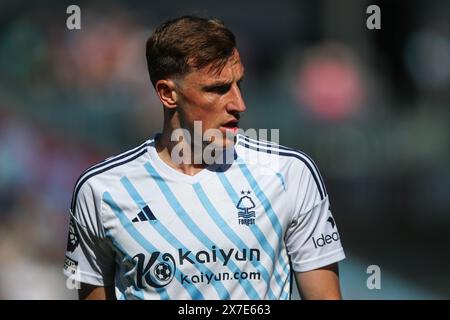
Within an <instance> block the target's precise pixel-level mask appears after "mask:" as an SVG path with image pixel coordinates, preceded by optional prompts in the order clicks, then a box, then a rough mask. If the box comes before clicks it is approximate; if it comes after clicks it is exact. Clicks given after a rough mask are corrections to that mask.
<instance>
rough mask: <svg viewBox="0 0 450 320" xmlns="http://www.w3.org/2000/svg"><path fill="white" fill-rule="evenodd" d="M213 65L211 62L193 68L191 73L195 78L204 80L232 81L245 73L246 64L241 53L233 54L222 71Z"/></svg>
mask: <svg viewBox="0 0 450 320" xmlns="http://www.w3.org/2000/svg"><path fill="white" fill-rule="evenodd" d="M212 66H213V65H212V64H211V65H208V66H206V67H204V68H201V69H199V70H193V71H192V72H190V74H191V76H193V77H195V78H197V77H198V78H202V79H203V80H204V82H231V81H233V80H239V78H241V77H242V76H243V74H244V66H243V65H242V62H241V59H240V57H239V54H233V55H232V56H231V57H230V58H229V59H228V61H227V62H226V64H225V65H224V66H223V68H221V70H220V72H218V71H217V69H215V68H214V67H212Z"/></svg>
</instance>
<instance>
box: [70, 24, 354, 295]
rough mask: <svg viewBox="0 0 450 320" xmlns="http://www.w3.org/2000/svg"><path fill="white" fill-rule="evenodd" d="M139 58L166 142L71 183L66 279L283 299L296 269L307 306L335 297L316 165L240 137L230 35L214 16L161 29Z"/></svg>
mask: <svg viewBox="0 0 450 320" xmlns="http://www.w3.org/2000/svg"><path fill="white" fill-rule="evenodd" d="M147 62H148V70H149V73H150V79H151V82H152V84H153V86H154V88H155V89H156V93H157V94H158V97H159V99H160V100H161V103H162V104H163V108H164V126H163V131H162V134H158V135H156V136H155V137H154V138H153V139H150V140H148V141H147V142H145V143H144V144H142V145H141V146H138V147H136V148H134V149H132V150H130V151H128V152H125V153H123V154H121V155H118V156H116V157H112V158H109V159H107V160H105V161H104V162H102V163H100V164H97V165H95V166H93V167H91V168H90V169H88V170H87V171H85V172H84V173H83V174H82V175H81V177H80V178H79V180H78V181H77V183H76V185H75V189H74V194H73V200H72V208H71V222H70V233H69V242H68V250H67V254H66V260H65V273H66V274H67V275H68V276H69V277H71V279H75V280H77V281H80V282H81V288H80V290H79V295H80V298H82V299H114V298H118V299H289V298H290V294H291V292H290V289H291V274H292V272H294V274H295V279H296V280H297V283H298V287H299V290H300V294H301V295H302V297H303V298H306V299H339V298H341V294H340V288H339V280H338V268H337V261H339V260H342V259H344V257H345V256H344V252H343V249H342V247H341V243H340V239H339V234H338V232H337V229H336V225H335V222H334V220H333V217H332V215H331V213H330V211H329V202H328V195H327V191H326V189H325V186H324V184H323V181H322V178H321V177H320V174H319V172H318V170H317V168H316V166H315V164H314V163H313V162H312V160H311V159H309V158H308V157H307V156H305V155H304V154H303V153H301V152H298V151H295V150H292V149H289V148H285V147H282V146H279V145H276V144H272V143H267V142H260V141H257V140H253V139H250V138H248V137H246V136H244V135H239V134H237V129H238V123H239V118H240V114H241V113H243V112H244V111H245V108H246V107H245V104H244V101H243V99H242V95H241V89H240V83H241V81H242V79H243V77H244V67H243V65H242V62H241V59H240V56H239V51H238V50H237V48H236V43H235V37H234V35H233V33H232V32H231V31H230V30H228V29H227V28H226V27H225V26H224V25H223V23H221V22H220V21H218V20H207V19H202V18H197V17H181V18H178V19H175V20H172V21H168V22H166V23H164V24H163V25H161V26H160V27H159V28H157V30H156V31H155V33H154V34H153V36H152V37H151V38H150V39H149V40H148V42H147ZM198 136H200V140H199V139H198ZM196 137H197V138H196ZM205 137H209V138H205ZM208 146H209V147H211V146H212V147H211V149H212V151H211V152H209V153H208V152H205V151H206V149H207V148H208ZM199 150H200V151H199ZM230 154H231V157H230V156H229V155H230ZM208 155H209V156H208ZM208 157H209V158H208ZM255 159H256V161H255ZM262 159H265V160H266V161H262ZM222 160H223V161H222ZM267 160H268V161H267ZM274 164H276V165H274Z"/></svg>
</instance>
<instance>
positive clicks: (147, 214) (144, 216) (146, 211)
mask: <svg viewBox="0 0 450 320" xmlns="http://www.w3.org/2000/svg"><path fill="white" fill-rule="evenodd" d="M149 220H157V219H156V217H155V215H154V214H153V212H152V210H150V208H149V207H148V206H145V207H144V208H142V210H141V211H140V212H139V213H138V214H137V216H136V217H135V218H134V219H133V220H131V221H132V222H140V221H141V222H142V221H149Z"/></svg>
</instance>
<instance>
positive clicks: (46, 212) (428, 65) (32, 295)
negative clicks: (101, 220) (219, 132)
mask: <svg viewBox="0 0 450 320" xmlns="http://www.w3.org/2000/svg"><path fill="white" fill-rule="evenodd" d="M70 4H77V5H78V6H79V7H80V8H81V30H68V29H67V27H66V19H67V18H68V17H69V14H67V13H66V8H67V7H68V6H69V5H70ZM371 4H377V5H379V7H380V9H381V29H380V30H369V29H368V28H367V26H366V20H367V19H368V18H369V16H370V14H367V13H366V9H367V7H368V6H369V5H371ZM182 14H197V15H201V16H205V17H218V18H220V19H222V20H223V21H224V22H225V23H226V24H227V26H228V27H230V28H231V29H232V30H233V31H234V32H235V34H236V36H237V39H238V47H239V49H240V51H241V56H242V59H243V63H244V65H245V67H246V79H245V82H244V84H243V90H244V98H245V100H246V104H247V112H246V114H245V115H244V116H243V117H242V121H241V124H242V127H243V128H244V129H245V128H265V129H270V128H279V129H280V143H281V144H284V145H289V146H292V147H295V148H299V149H301V150H303V151H304V152H306V153H308V154H309V155H311V156H312V157H313V158H314V160H315V162H316V163H317V165H318V166H319V168H320V169H321V172H322V175H323V177H324V179H325V182H326V185H327V189H328V192H329V194H330V199H331V204H332V211H333V213H334V216H335V218H336V220H337V223H338V225H339V228H340V233H341V238H342V242H343V245H344V247H345V250H346V254H347V259H346V260H345V261H344V262H342V263H341V264H340V268H341V282H342V290H343V294H344V298H347V299H449V298H450V250H449V249H448V248H449V245H450V240H449V235H450V149H449V146H450V141H449V140H450V40H449V39H450V2H449V1H437V0H427V1H425V0H421V1H417V0H412V1H385V2H381V1H361V0H344V1H333V0H315V1H300V0H278V1H237V0H228V1H220V2H217V3H214V2H211V1H206V0H204V1H181V0H172V1H170V4H168V3H163V2H161V3H156V1H131V0H127V1H125V0H124V1H119V0H114V1H77V2H76V3H73V2H67V1H56V0H55V1H39V2H38V1H34V2H32V1H17V0H16V1H10V0H3V1H0V70H1V71H0V298H1V299H72V298H75V297H76V294H75V292H74V291H70V290H68V289H67V288H66V283H65V278H64V277H63V275H62V265H63V259H64V251H65V247H66V239H67V229H68V216H69V215H68V209H69V206H70V200H71V196H72V188H73V186H74V183H75V181H76V179H77V177H78V176H79V175H80V174H81V172H82V171H83V170H84V169H86V168H87V167H88V166H90V165H92V164H93V163H95V162H97V161H99V160H102V159H104V158H106V157H108V156H110V155H113V154H117V153H119V152H121V151H123V150H126V149H128V148H131V147H133V146H135V145H138V144H140V143H141V142H143V141H144V140H146V139H148V137H149V136H151V135H152V134H153V133H154V132H157V131H160V130H161V123H162V107H161V106H160V104H159V103H158V101H157V99H156V96H155V94H154V92H153V88H152V87H151V84H150V81H149V78H148V74H147V68H146V61H145V41H146V39H147V38H148V37H149V36H150V35H151V33H152V31H153V30H154V28H155V27H156V26H157V25H158V24H160V23H161V22H163V21H165V20H167V19H168V18H173V17H176V16H179V15H182ZM369 265H377V266H379V267H380V269H381V289H374V290H369V289H368V287H367V285H366V281H367V278H368V277H369V276H370V274H368V273H367V268H368V266H369ZM297 297H298V296H295V298H297Z"/></svg>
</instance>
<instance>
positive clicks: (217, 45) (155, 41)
mask: <svg viewBox="0 0 450 320" xmlns="http://www.w3.org/2000/svg"><path fill="white" fill-rule="evenodd" d="M235 48H236V38H235V36H234V34H233V32H231V31H230V30H229V29H228V28H227V27H225V25H224V23H223V22H222V21H220V20H217V19H204V18H199V17H195V16H183V17H180V18H177V19H173V20H169V21H167V22H165V23H163V24H161V25H160V26H159V27H158V28H157V29H156V30H155V32H154V33H153V35H152V36H151V37H150V38H149V39H148V40H147V45H146V57H147V67H148V72H149V74H150V80H151V82H152V84H153V86H155V84H156V82H157V81H158V80H160V79H163V78H165V77H169V76H182V75H185V74H186V73H188V72H190V71H191V70H192V69H195V70H198V69H201V68H203V67H206V66H207V65H209V64H212V65H211V71H214V72H220V71H221V70H222V69H223V67H224V66H225V64H226V62H227V61H228V59H229V58H230V57H231V55H232V53H233V50H234V49H235Z"/></svg>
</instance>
